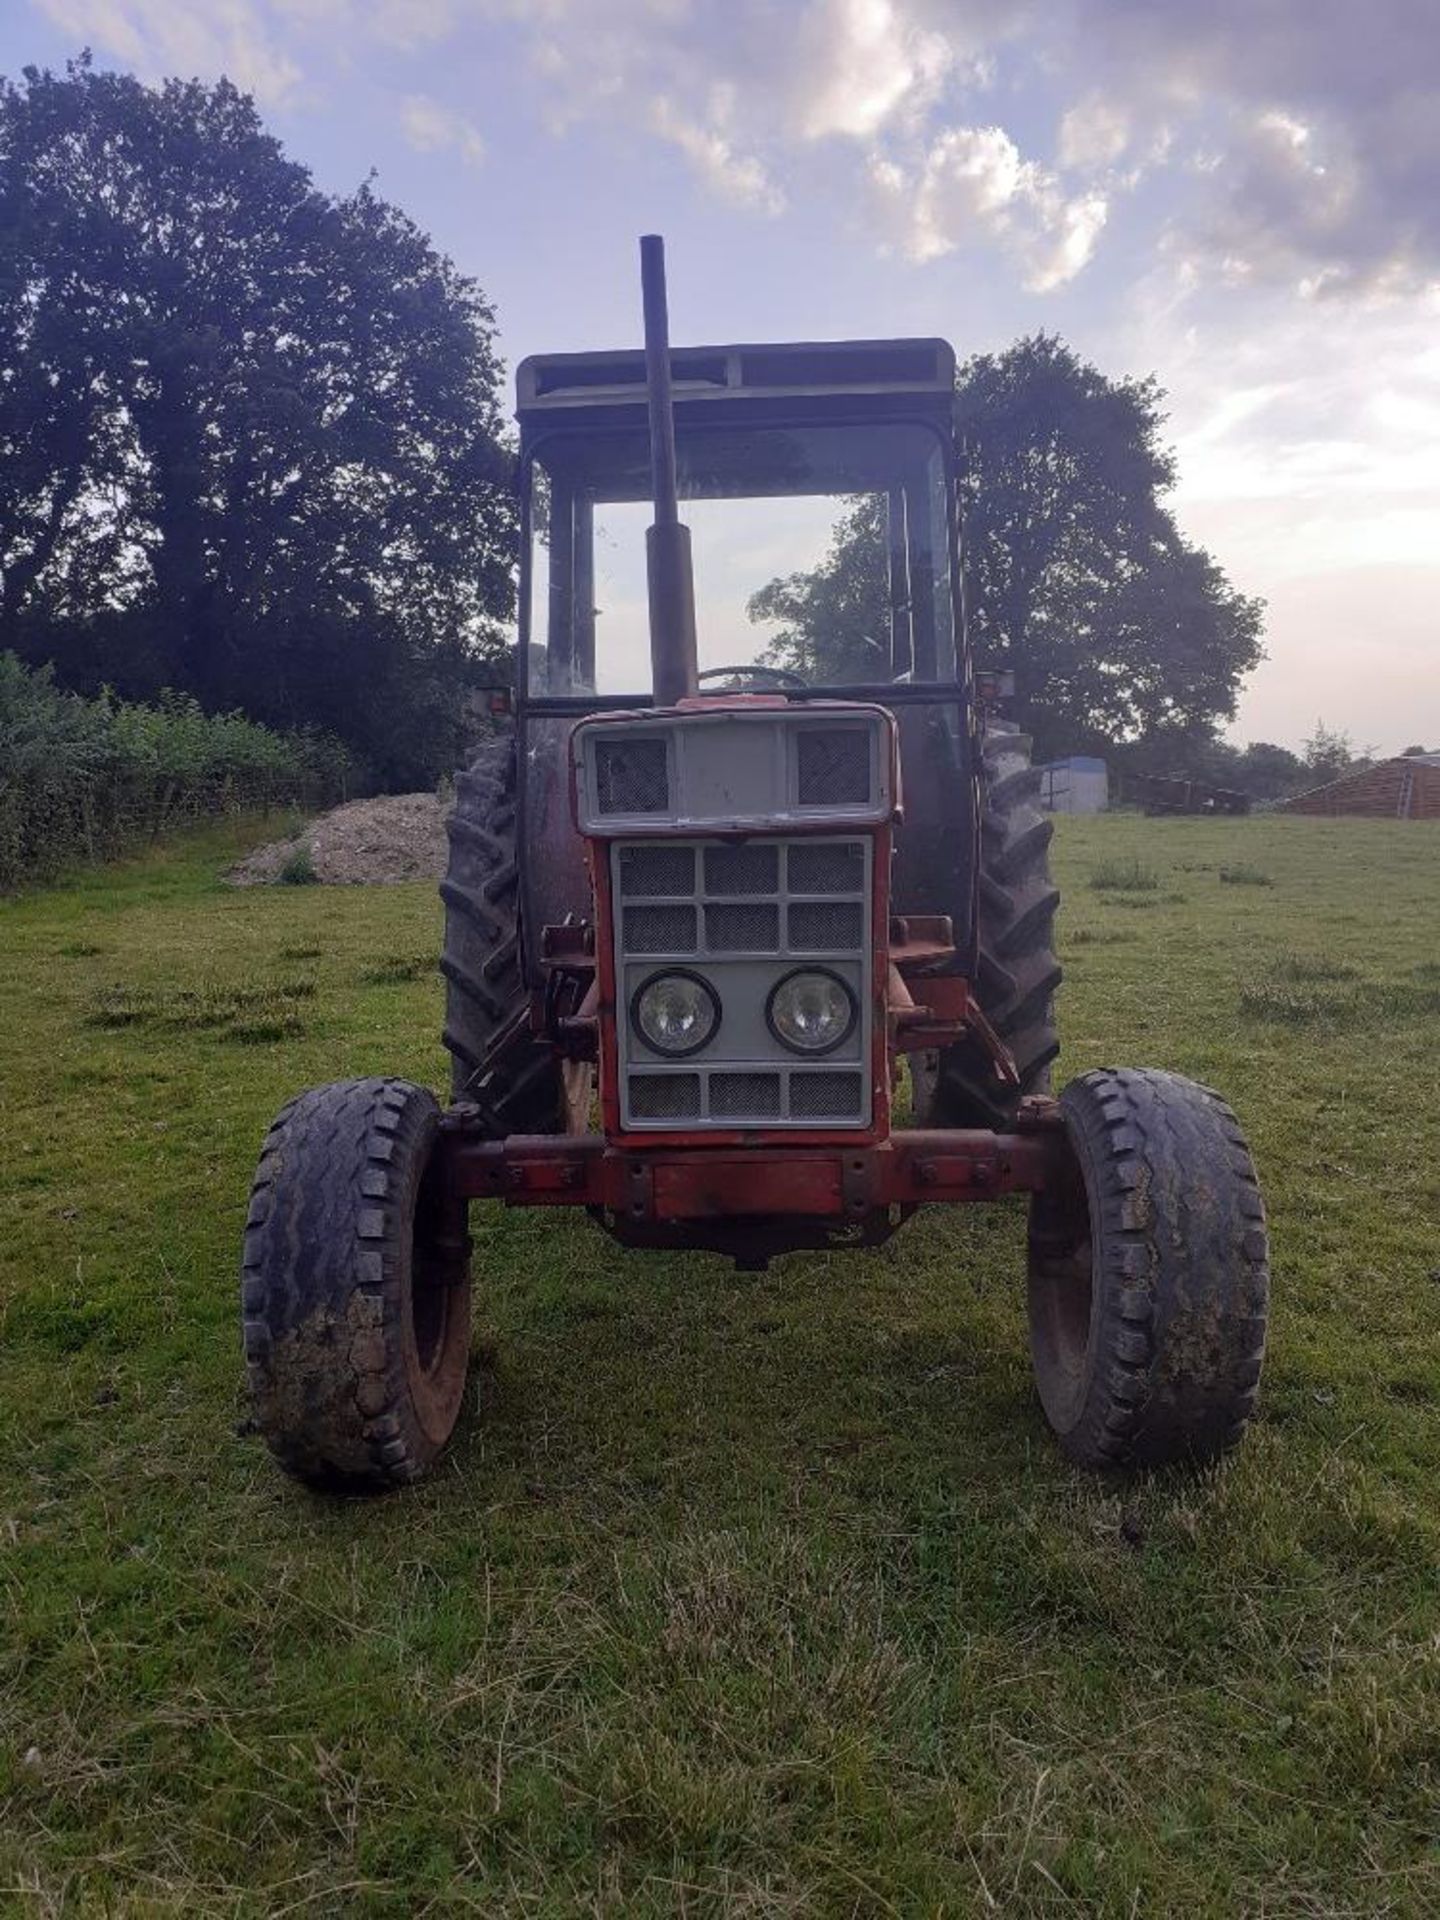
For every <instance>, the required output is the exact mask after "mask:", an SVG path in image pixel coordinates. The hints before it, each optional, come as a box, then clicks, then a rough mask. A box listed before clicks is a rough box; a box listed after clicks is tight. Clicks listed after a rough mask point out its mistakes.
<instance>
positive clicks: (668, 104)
mask: <svg viewBox="0 0 1440 1920" xmlns="http://www.w3.org/2000/svg"><path fill="white" fill-rule="evenodd" d="M718 117H719V120H720V122H721V123H722V124H723V122H724V121H725V120H726V119H727V118H728V117H729V116H728V115H727V114H725V113H723V112H722V113H721V114H720V115H719V116H718ZM650 125H651V127H652V128H653V129H654V131H655V132H656V133H658V134H659V136H660V138H661V139H662V140H668V141H670V142H671V144H672V145H674V146H676V147H678V148H679V149H680V151H681V152H682V153H683V154H684V155H685V156H686V158H687V159H688V160H689V161H690V162H691V163H692V164H693V165H694V166H695V168H696V169H697V171H698V172H699V173H700V175H701V176H702V178H703V179H704V180H705V181H706V182H707V183H708V185H709V186H711V187H712V188H713V189H714V190H715V192H716V193H718V194H719V195H720V197H721V198H722V199H725V200H730V201H733V202H734V203H735V204H736V205H737V206H742V207H750V208H753V209H755V210H757V211H758V212H760V213H769V214H776V213H780V212H781V211H783V209H784V206H785V196H784V194H783V193H782V192H781V191H780V189H779V188H778V187H776V186H775V185H774V184H773V183H772V181H771V180H770V178H769V176H768V175H767V173H766V171H765V168H764V166H763V165H762V163H761V162H760V160H758V159H757V158H756V156H755V155H754V154H749V153H741V152H737V151H736V149H735V148H734V147H732V146H731V144H730V141H729V139H728V138H727V136H726V135H725V133H724V132H722V131H721V130H720V126H717V125H716V124H715V121H714V119H712V121H711V123H710V124H709V125H708V126H707V125H705V124H703V123H699V122H696V121H694V120H692V119H690V118H688V117H687V116H686V115H685V114H684V113H683V112H682V111H681V110H680V109H679V108H677V107H676V106H675V105H674V103H673V102H672V101H670V100H668V99H666V98H665V97H664V95H661V96H659V97H658V98H657V99H655V100H653V101H652V102H651V104H650Z"/></svg>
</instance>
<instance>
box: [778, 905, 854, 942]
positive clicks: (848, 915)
mask: <svg viewBox="0 0 1440 1920" xmlns="http://www.w3.org/2000/svg"><path fill="white" fill-rule="evenodd" d="M864 932H865V913H864V909H863V908H862V907H861V905H860V902H859V901H858V900H820V901H804V900H802V901H797V902H795V903H794V904H793V905H792V906H791V908H790V945H791V946H792V947H793V948H794V949H795V950H796V952H797V953H838V952H841V951H843V950H845V949H846V948H849V949H852V950H853V949H854V948H856V947H858V946H859V945H860V942H861V939H862V938H863V937H864Z"/></svg>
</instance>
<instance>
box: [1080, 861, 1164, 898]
mask: <svg viewBox="0 0 1440 1920" xmlns="http://www.w3.org/2000/svg"><path fill="white" fill-rule="evenodd" d="M1090 884H1091V886H1092V887H1095V888H1096V889H1098V890H1100V891H1103V892H1109V893H1155V892H1156V891H1157V890H1158V889H1159V886H1160V876H1159V874H1158V873H1157V872H1156V871H1155V869H1154V867H1152V866H1150V865H1149V864H1148V863H1147V862H1145V861H1144V860H1141V859H1139V858H1138V857H1134V856H1132V857H1131V858H1130V859H1128V860H1121V859H1111V860H1102V861H1100V863H1099V864H1098V865H1097V866H1095V867H1093V868H1092V869H1091V872H1090Z"/></svg>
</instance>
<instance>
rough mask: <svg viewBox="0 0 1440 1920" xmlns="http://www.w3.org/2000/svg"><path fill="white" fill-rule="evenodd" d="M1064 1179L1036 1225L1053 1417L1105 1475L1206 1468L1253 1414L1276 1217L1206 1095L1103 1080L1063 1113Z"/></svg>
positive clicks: (1239, 1139) (1179, 1083)
mask: <svg viewBox="0 0 1440 1920" xmlns="http://www.w3.org/2000/svg"><path fill="white" fill-rule="evenodd" d="M1060 1112H1061V1114H1062V1116H1063V1119H1064V1124H1065V1138H1066V1142H1067V1145H1068V1149H1069V1151H1068V1153H1067V1155H1066V1157H1065V1163H1064V1171H1063V1174H1062V1177H1061V1178H1060V1179H1059V1180H1058V1181H1057V1182H1056V1183H1055V1184H1054V1185H1053V1186H1052V1187H1050V1188H1047V1189H1045V1190H1044V1191H1042V1192H1040V1193H1037V1194H1036V1195H1035V1196H1034V1198H1033V1200H1032V1202H1031V1208H1030V1246H1029V1305H1030V1350H1031V1357H1032V1360H1033V1362H1034V1367H1035V1382H1036V1386H1037V1387H1038V1389H1039V1393H1040V1401H1041V1405H1042V1406H1043V1407H1044V1409H1045V1415H1046V1418H1047V1419H1048V1420H1049V1422H1050V1425H1051V1426H1052V1427H1053V1429H1054V1430H1055V1434H1056V1437H1057V1438H1058V1439H1059V1442H1060V1444H1061V1446H1062V1447H1063V1448H1064V1449H1065V1451H1066V1453H1068V1454H1069V1455H1070V1456H1071V1458H1072V1459H1074V1460H1078V1461H1080V1462H1081V1463H1082V1464H1083V1465H1085V1466H1089V1467H1107V1466H1148V1467H1155V1466H1163V1465H1166V1464H1168V1463H1170V1462H1173V1461H1179V1460H1190V1461H1196V1462H1200V1461H1206V1460H1212V1459H1214V1458H1216V1457H1217V1456H1218V1455H1219V1454H1221V1453H1223V1452H1225V1451H1226V1449H1227V1448H1229V1447H1232V1446H1234V1444H1235V1443H1236V1441H1237V1440H1239V1438H1240V1436H1241V1434H1242V1433H1243V1432H1244V1430H1245V1427H1246V1424H1247V1423H1248V1421H1249V1419H1250V1416H1251V1414H1252V1413H1253V1411H1254V1408H1255V1397H1256V1391H1257V1389H1258V1386H1259V1382H1260V1369H1261V1364H1262V1361H1263V1359H1264V1352H1265V1328H1266V1319H1267V1315H1268V1310H1269V1292H1270V1271H1269V1265H1268V1261H1269V1245H1268V1240H1267V1236H1266V1231H1265V1208H1264V1204H1263V1202H1262V1201H1261V1198H1260V1187H1259V1183H1258V1181H1257V1180H1256V1177H1255V1166H1254V1162H1253V1161H1252V1160H1251V1157H1250V1150H1249V1148H1248V1147H1247V1145H1246V1143H1245V1136H1244V1134H1243V1133H1242V1132H1241V1131H1240V1126H1239V1123H1238V1121H1237V1120H1236V1118H1235V1115H1234V1114H1233V1113H1232V1112H1231V1110H1230V1108H1229V1107H1228V1106H1227V1105H1226V1104H1225V1102H1224V1101H1223V1100H1222V1099H1221V1098H1220V1096H1219V1095H1218V1094H1216V1093H1212V1092H1211V1091H1210V1089H1209V1088H1208V1087H1202V1086H1198V1085H1197V1084H1196V1083H1195V1082H1194V1081H1193V1080H1185V1079H1182V1078H1181V1076H1180V1075H1179V1074H1173V1073H1158V1072H1152V1071H1148V1070H1142V1069H1119V1068H1110V1067H1106V1068H1101V1069H1099V1070H1098V1071H1096V1072H1094V1073H1087V1074H1084V1075H1082V1076H1081V1078H1080V1079H1078V1080H1073V1081H1071V1083H1070V1085H1069V1086H1068V1087H1066V1089H1065V1091H1064V1093H1063V1094H1062V1095H1061V1096H1060Z"/></svg>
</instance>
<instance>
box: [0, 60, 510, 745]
mask: <svg viewBox="0 0 1440 1920" xmlns="http://www.w3.org/2000/svg"><path fill="white" fill-rule="evenodd" d="M498 380H499V368H498V364H497V360H496V355H495V348H494V339H493V320H492V315H491V312H490V309H489V307H488V306H487V305H486V303H485V300H484V298H483V297H482V295H481V293H480V292H479V290H478V288H477V287H476V286H475V284H474V282H473V281H471V280H469V279H467V278H465V277H464V276H462V275H461V274H459V273H458V272H457V271H456V269H455V268H454V267H453V265H452V264H451V263H450V262H449V261H448V260H446V259H444V258H442V257H441V256H439V255H438V254H437V253H436V252H435V250H434V249H433V247H432V246H431V245H430V243H429V241H428V240H427V238H426V237H425V235H424V234H423V233H421V232H420V231H419V229H418V228H417V227H416V226H415V225H414V224H413V223H412V222H411V221H410V220H409V219H407V218H406V216H405V215H404V214H402V213H401V212H399V211H398V210H397V209H396V208H395V207H393V206H390V205H388V204H387V203H386V202H385V201H384V200H382V199H381V198H380V197H379V196H378V195H377V194H376V193H375V192H374V191H373V190H372V189H371V188H370V187H369V186H368V185H367V186H363V187H361V188H360V189H359V190H358V191H357V192H355V193H353V194H351V195H349V196H348V197H345V198H341V199H335V198H331V197H329V196H327V195H325V194H323V193H321V192H320V191H319V190H318V189H317V188H316V187H315V185H314V182H313V181H312V179H311V177H310V175H309V174H308V172H307V171H306V170H305V168H303V167H301V166H299V165H297V164H296V163H295V162H294V161H293V160H290V159H288V158H286V156H285V154H284V153H283V151H282V149H281V147H280V145H279V143H278V142H277V141H276V140H274V139H273V138H272V137H271V136H270V135H268V134H267V133H266V132H265V130H264V128H263V126H262V125H261V123H260V120H259V118H258V116H257V114H256V112H255V109H254V106H253V104H252V103H251V101H250V100H249V99H248V98H247V97H246V96H244V95H243V94H241V93H239V92H238V91H237V90H236V89H235V88H234V87H233V86H231V85H230V84H229V83H228V82H225V81H221V82H220V83H219V84H218V85H217V86H214V87H206V86H202V85H200V84H199V83H198V82H180V81H170V82H167V83H166V84H165V85H163V86H161V87H159V88H148V87H145V86H143V85H141V83H140V82H139V81H137V80H135V79H134V78H132V77H129V76H126V75H120V74H112V73H102V72H98V71H96V70H95V69H94V68H92V67H91V65H90V64H89V62H88V60H81V61H79V62H76V63H74V64H72V65H71V66H70V68H69V69H68V71H67V73H66V74H65V75H64V76H62V77H57V76H54V75H52V74H49V73H42V72H37V71H35V70H34V69H27V70H26V72H25V74H24V75H23V78H22V81H21V82H20V83H18V84H12V83H9V82H4V81H0V647H4V646H10V647H14V648H15V649H16V650H17V651H19V652H20V653H21V654H22V655H24V656H26V657H29V658H31V659H52V658H53V659H54V660H55V662H56V665H57V669H58V671H59V672H60V674H61V676H62V678H65V679H67V680H69V681H70V682H71V683H73V684H76V685H81V686H86V685H94V684H97V683H99V682H101V681H107V682H109V683H110V684H112V685H115V686H117V687H118V688H120V689H121V690H123V691H127V692H132V693H140V694H144V693H149V692H153V691H154V690H155V689H156V688H158V687H160V686H164V685H169V686H174V687H180V688H184V689H187V690H189V691H191V692H193V693H194V694H196V695H197V696H198V697H199V698H200V699H201V700H202V701H203V702H204V703H205V704H206V705H207V706H211V707H231V706H240V707H243V708H245V709H246V710H247V711H249V712H250V713H252V714H254V715H255V716H256V717H258V718H260V719H263V720H267V721H270V722H274V723H278V724H280V725H285V726H293V725H303V724H312V725H320V726H326V727H330V728H332V729H334V730H335V731H337V732H339V733H340V734H341V735H343V736H344V737H345V738H346V739H348V740H349V741H351V742H352V743H353V744H354V745H355V746H356V747H358V748H359V750H360V751H361V752H362V753H363V754H365V755H366V756H368V757H369V759H370V760H371V761H372V763H373V764H374V765H375V766H376V769H377V771H378V772H379V773H380V774H381V775H382V776H383V777H386V778H389V779H392V780H394V779H418V778H421V777H425V776H426V775H428V774H429V773H431V772H433V771H434V770H435V769H436V768H437V767H438V766H440V765H443V764H444V763H445V761H446V758H447V756H448V754H449V753H450V752H451V750H452V749H453V745H454V739H455V729H456V718H457V713H458V709H459V706H460V699H459V693H460V690H461V688H462V687H463V684H464V682H465V680H466V678H467V675H468V674H469V671H470V668H471V664H472V663H473V662H474V660H475V659H476V658H477V656H479V655H483V654H484V653H485V652H486V651H487V650H489V649H492V648H493V647H494V645H495V643H496V639H497V635H498V623H499V622H500V621H502V620H503V619H504V618H505V617H506V616H507V614H508V613H509V611H510V605H511V596H512V592H513V587H512V578H513V575H512V567H513V559H514V541H515V527H514V517H513V509H512V500H511V489H510V486H509V455H508V453H507V452H506V450H505V448H504V446H503V444H502V440H501V430H502V429H501V414H500V408H499V402H498Z"/></svg>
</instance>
